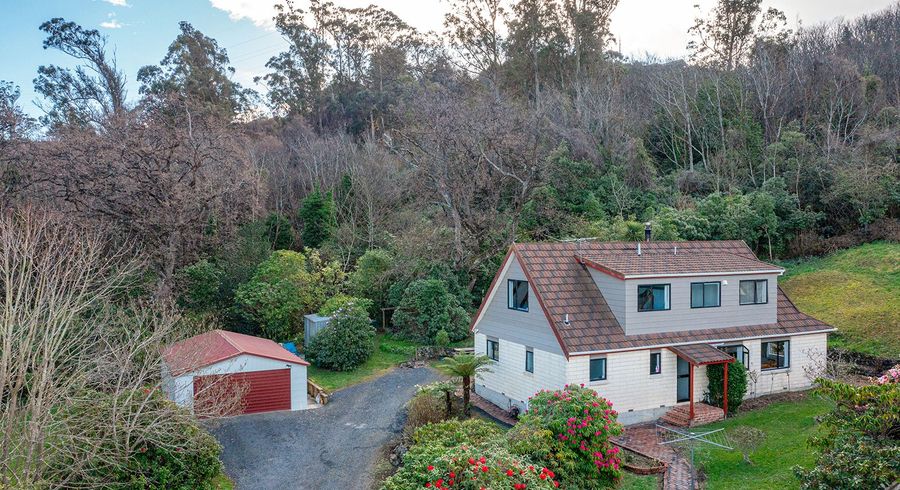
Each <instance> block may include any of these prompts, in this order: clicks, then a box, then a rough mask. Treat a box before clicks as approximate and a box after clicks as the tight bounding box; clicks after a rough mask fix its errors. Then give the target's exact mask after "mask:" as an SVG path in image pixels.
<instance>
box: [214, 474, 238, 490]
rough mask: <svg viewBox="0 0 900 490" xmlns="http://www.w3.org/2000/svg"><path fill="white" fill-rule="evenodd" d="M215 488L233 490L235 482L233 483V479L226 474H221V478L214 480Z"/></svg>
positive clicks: (217, 489)
mask: <svg viewBox="0 0 900 490" xmlns="http://www.w3.org/2000/svg"><path fill="white" fill-rule="evenodd" d="M212 483H213V488H215V489H216V490H233V489H234V482H232V481H231V478H228V477H227V476H225V473H219V476H217V477H215V478H214V479H213V482H212Z"/></svg>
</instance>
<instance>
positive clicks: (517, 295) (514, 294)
mask: <svg viewBox="0 0 900 490" xmlns="http://www.w3.org/2000/svg"><path fill="white" fill-rule="evenodd" d="M508 289H509V303H508V304H507V306H509V309H511V310H519V311H528V281H518V280H516V279H510V280H509V288H508Z"/></svg>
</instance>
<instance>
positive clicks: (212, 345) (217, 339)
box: [163, 330, 309, 376]
mask: <svg viewBox="0 0 900 490" xmlns="http://www.w3.org/2000/svg"><path fill="white" fill-rule="evenodd" d="M241 354H249V355H253V356H257V357H265V358H268V359H274V360H276V361H284V362H289V363H292V364H302V365H304V366H308V365H309V363H308V362H306V361H304V360H303V359H301V358H299V357H297V356H295V355H294V354H291V353H290V352H288V351H287V350H286V349H285V348H284V347H282V346H280V345H278V344H276V343H275V342H273V341H271V340H269V339H262V338H259V337H253V336H250V335H243V334H239V333H235V332H228V331H225V330H210V331H209V332H206V333H202V334H200V335H196V336H194V337H191V338H188V339H185V340H182V341H181V342H176V343H174V344H172V345H171V346H169V347H168V348H166V349H165V350H164V351H163V359H165V361H166V365H168V367H169V370H170V371H171V373H172V375H173V376H178V375H180V374H183V373H186V372H188V371H193V370H195V369H199V368H202V367H205V366H209V365H212V364H215V363H217V362H221V361H224V360H226V359H231V358H232V357H235V356H239V355H241Z"/></svg>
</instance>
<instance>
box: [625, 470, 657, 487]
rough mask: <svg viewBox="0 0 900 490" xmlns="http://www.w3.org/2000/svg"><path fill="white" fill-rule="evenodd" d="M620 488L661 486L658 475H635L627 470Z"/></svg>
mask: <svg viewBox="0 0 900 490" xmlns="http://www.w3.org/2000/svg"><path fill="white" fill-rule="evenodd" d="M616 488H617V489H618V490H657V489H658V488H659V476H658V475H635V474H634V473H629V472H627V471H626V472H625V474H624V475H623V476H622V481H621V482H620V483H619V486H618V487H616Z"/></svg>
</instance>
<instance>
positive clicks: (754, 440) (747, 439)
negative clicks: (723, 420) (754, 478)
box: [726, 425, 766, 465]
mask: <svg viewBox="0 0 900 490" xmlns="http://www.w3.org/2000/svg"><path fill="white" fill-rule="evenodd" d="M726 437H728V441H730V442H731V443H732V445H734V447H735V448H737V450H738V451H740V452H741V456H743V457H744V462H745V463H747V464H750V465H752V464H753V461H751V460H750V455H751V454H753V453H754V452H756V450H757V449H759V447H760V446H762V444H763V442H765V440H766V433H765V432H764V431H763V430H761V429H757V428H756V427H753V426H749V425H739V426H737V427H735V428H734V429H731V430H730V431H729V432H728V435H727V436H726Z"/></svg>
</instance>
